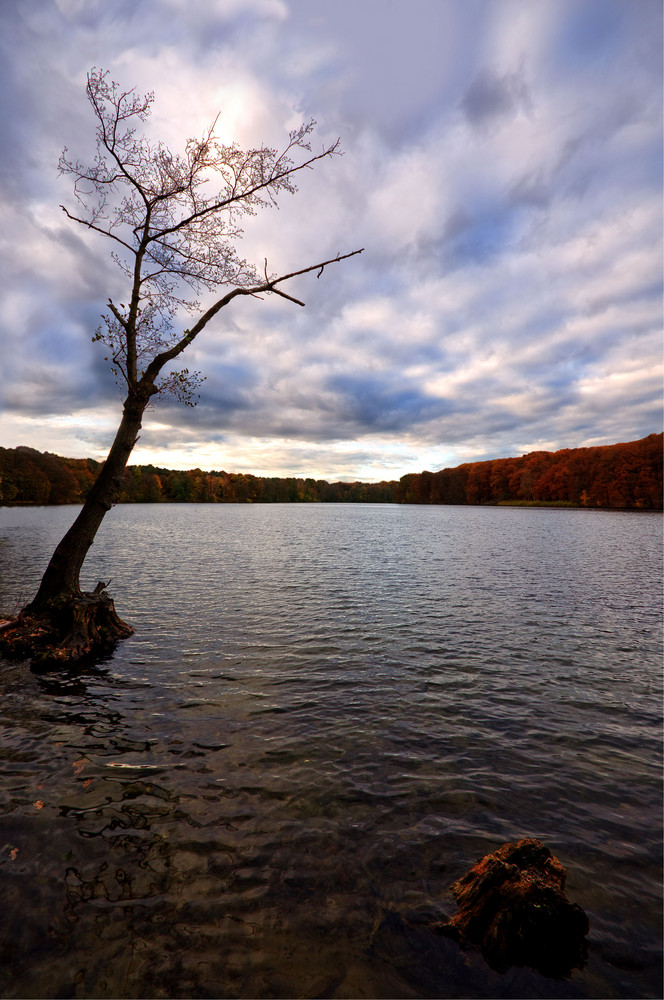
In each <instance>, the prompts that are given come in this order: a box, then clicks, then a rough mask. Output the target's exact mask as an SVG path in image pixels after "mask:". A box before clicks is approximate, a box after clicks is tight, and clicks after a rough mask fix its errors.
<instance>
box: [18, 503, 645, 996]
mask: <svg viewBox="0 0 664 1000" xmlns="http://www.w3.org/2000/svg"><path fill="white" fill-rule="evenodd" d="M76 512H77V508H74V507H56V508H2V509H0V609H2V611H4V612H5V613H7V612H11V611H15V610H17V609H18V607H20V606H21V604H22V603H23V602H24V601H26V600H27V599H29V598H30V597H31V596H32V594H33V592H34V590H35V589H36V586H37V584H38V581H39V578H40V576H41V573H42V572H43V570H44V568H45V564H46V561H47V558H48V556H49V555H50V552H51V550H52V549H53V547H54V545H55V543H56V542H57V541H58V540H59V538H60V536H61V535H62V533H63V532H64V530H65V529H66V528H67V527H68V526H69V524H70V523H71V521H72V520H73V517H74V516H75V514H76ZM110 578H112V579H113V582H112V583H111V585H110V591H111V593H112V595H113V596H114V598H115V603H116V609H117V611H118V613H119V614H120V616H121V617H123V618H124V619H125V620H127V621H129V622H130V623H131V624H132V625H133V626H134V627H135V628H136V634H135V635H134V636H132V637H131V638H130V639H128V640H126V641H125V642H124V643H122V644H121V645H120V646H119V647H118V649H117V650H116V652H115V653H114V654H113V655H112V656H111V657H109V658H108V659H107V660H106V661H105V662H104V663H101V664H99V665H98V667H97V668H95V669H89V670H87V671H86V672H84V673H75V672H67V671H59V672H55V673H50V674H44V675H41V676H40V675H36V674H34V673H31V672H30V670H29V668H28V667H27V665H21V664H13V665H8V664H6V663H3V665H2V669H1V670H0V685H1V691H2V702H1V704H2V713H1V714H2V720H1V740H0V803H1V806H2V809H1V811H0V823H1V824H2V828H1V830H0V878H1V880H2V897H1V898H2V912H1V914H0V927H1V940H2V945H1V947H2V960H1V962H0V995H2V996H3V997H6V998H9V997H510V998H518V997H598V998H599V997H602V998H604V997H625V998H627V997H630V998H633V997H661V996H662V946H661V942H662V905H661V899H662V895H661V860H662V792H661V774H662V771H661V750H662V716H661V706H662V661H661V651H662V588H661V580H662V517H661V514H657V513H649V512H629V513H621V512H611V511H593V510H552V509H529V508H526V509H524V508H498V507H492V508H476V507H415V506H396V505H395V506H390V505H320V504H317V505H313V504H312V505H280V504H275V505H198V504H192V505H177V504H174V505H168V504H163V505H141V506H138V505H137V506H129V505H126V506H117V507H115V508H113V510H112V511H111V512H110V513H109V515H108V517H107V518H106V520H105V522H104V524H103V526H102V528H101V530H100V532H99V535H98V537H97V540H96V542H95V544H94V546H93V548H92V550H91V552H90V555H89V557H88V560H87V562H86V566H85V568H84V575H83V579H82V583H83V585H84V587H85V588H86V589H93V588H94V586H95V584H96V583H97V581H98V580H109V579H110ZM525 836H531V837H538V838H540V839H541V840H543V841H544V843H545V844H547V846H548V847H549V848H550V850H551V851H552V852H553V853H554V854H555V855H556V856H557V857H558V858H559V859H560V861H561V862H562V864H563V865H564V866H565V868H566V869H567V873H568V879H567V893H568V896H569V898H570V899H571V900H572V901H574V902H576V903H578V904H579V905H580V906H582V907H583V909H584V910H585V911H586V913H587V914H588V917H589V920H590V935H589V938H588V941H589V954H588V961H587V964H586V966H585V967H584V968H583V969H582V970H576V971H575V972H574V973H573V974H572V976H571V977H570V978H568V979H564V980H559V981H556V980H552V979H547V978H545V977H544V976H542V975H540V974H539V973H537V972H534V971H532V970H529V969H524V968H512V969H510V970H508V971H507V972H506V973H503V974H499V973H497V972H494V971H492V970H491V969H490V968H488V966H487V965H486V964H485V962H484V961H483V959H482V958H481V956H480V955H479V954H477V953H476V952H473V951H461V950H460V949H459V947H458V946H457V945H456V944H455V942H453V941H452V940H450V939H448V938H445V937H441V936H439V935H436V934H434V933H432V931H431V924H432V923H435V922H436V921H440V920H442V919H445V918H446V917H449V916H451V914H452V913H453V912H454V911H455V909H456V906H455V903H454V900H453V899H452V897H451V895H450V894H449V891H448V889H449V886H450V884H451V883H452V882H453V881H454V880H455V879H456V878H457V877H459V876H460V875H461V874H462V873H463V872H464V871H466V870H467V869H468V868H469V867H470V866H471V865H472V864H473V863H474V862H475V861H477V860H478V859H479V858H481V857H482V856H483V855H484V854H486V853H488V852H489V851H492V850H494V849H496V848H497V847H498V846H500V845H501V844H502V843H504V842H505V841H510V840H516V839H519V838H521V837H525Z"/></svg>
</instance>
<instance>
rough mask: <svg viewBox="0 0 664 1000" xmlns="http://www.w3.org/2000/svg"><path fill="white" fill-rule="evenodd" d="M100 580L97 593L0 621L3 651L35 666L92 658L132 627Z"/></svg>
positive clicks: (0, 648)
mask: <svg viewBox="0 0 664 1000" xmlns="http://www.w3.org/2000/svg"><path fill="white" fill-rule="evenodd" d="M105 588H106V584H105V583H103V582H102V581H100V582H99V583H98V584H97V586H96V587H95V589H94V591H93V593H91V594H84V593H77V594H71V595H68V596H65V597H61V598H58V599H56V600H54V601H52V602H51V603H50V604H48V605H47V606H46V607H45V608H43V609H42V608H40V609H39V610H31V609H30V607H29V606H28V607H27V608H25V609H24V610H23V611H21V612H20V614H18V615H16V616H14V617H12V618H9V619H5V620H2V621H0V656H3V657H5V658H6V659H8V660H27V659H29V660H30V661H31V666H33V667H41V668H42V669H46V668H48V667H56V666H61V665H63V666H66V665H68V664H71V663H79V662H81V661H84V660H88V661H89V660H94V659H95V658H96V657H98V656H103V655H104V654H106V653H108V652H110V651H111V650H112V649H113V648H114V646H115V645H116V644H117V643H118V642H119V641H120V640H121V639H126V638H127V637H128V636H130V635H131V634H132V633H133V631H134V630H133V628H132V627H131V625H127V623H126V622H123V621H122V619H121V618H119V617H118V615H117V614H116V611H115V607H114V605H113V600H112V598H111V597H109V595H108V593H107V592H106V589H105Z"/></svg>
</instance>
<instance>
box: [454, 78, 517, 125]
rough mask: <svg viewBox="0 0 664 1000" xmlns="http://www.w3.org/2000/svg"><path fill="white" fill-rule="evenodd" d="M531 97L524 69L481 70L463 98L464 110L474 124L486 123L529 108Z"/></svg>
mask: <svg viewBox="0 0 664 1000" xmlns="http://www.w3.org/2000/svg"><path fill="white" fill-rule="evenodd" d="M530 104H531V100H530V94H529V91H528V87H527V86H526V83H525V81H524V79H523V76H522V74H521V73H520V72H515V73H505V74H503V75H499V74H498V73H494V72H492V71H491V70H488V69H485V70H481V71H480V72H479V73H478V74H477V76H476V77H475V78H474V80H473V81H472V82H471V83H470V85H469V86H468V87H467V89H466V90H465V92H464V95H463V97H462V99H461V105H460V106H461V110H462V111H463V113H464V115H465V116H466V118H467V120H468V121H469V122H470V124H471V125H475V126H483V125H487V124H489V123H490V122H492V121H493V120H494V119H497V118H504V117H508V116H512V115H515V114H516V113H517V112H518V111H524V110H527V109H528V108H529V107H530Z"/></svg>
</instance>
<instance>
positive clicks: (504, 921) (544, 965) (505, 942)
mask: <svg viewBox="0 0 664 1000" xmlns="http://www.w3.org/2000/svg"><path fill="white" fill-rule="evenodd" d="M565 880H566V872H565V869H564V868H563V866H562V865H561V863H560V861H558V859H557V858H555V857H554V856H553V855H552V854H551V852H550V851H549V849H548V848H547V847H546V846H545V845H544V844H543V843H542V842H541V841H539V840H535V839H525V840H519V841H517V842H515V843H510V844H503V846H502V847H500V848H499V849H498V850H497V851H494V852H493V854H487V855H486V857H484V858H482V860H481V861H478V862H477V864H476V865H474V866H473V867H472V868H471V869H470V871H469V872H467V873H466V874H465V875H463V876H462V877H461V878H460V879H458V880H457V881H456V882H454V883H453V884H452V885H451V886H450V891H451V892H452V895H453V896H454V898H455V899H456V901H457V904H458V906H459V912H458V913H456V914H455V915H454V916H453V917H452V919H451V920H449V921H447V922H446V923H444V924H440V925H439V926H438V927H437V928H436V930H437V931H438V932H439V933H441V934H447V935H449V936H451V937H455V938H456V939H457V940H458V941H459V942H460V944H461V945H462V946H463V945H468V944H473V945H477V946H478V947H479V948H480V950H481V952H482V954H483V955H484V958H485V959H486V961H487V962H488V963H489V965H490V966H491V967H492V968H493V969H495V970H497V971H499V972H504V971H505V970H506V969H508V968H509V967H510V966H512V965H521V966H529V967H530V968H533V969H537V970H538V971H539V972H541V973H542V974H543V975H545V976H554V977H556V978H562V977H565V976H568V975H570V973H571V971H572V969H575V968H583V966H584V965H585V961H586V954H587V942H586V935H587V933H588V930H589V923H588V917H587V916H586V914H585V912H584V911H583V910H582V909H581V907H580V906H578V905H577V904H576V903H570V902H569V900H568V899H567V897H566V896H565Z"/></svg>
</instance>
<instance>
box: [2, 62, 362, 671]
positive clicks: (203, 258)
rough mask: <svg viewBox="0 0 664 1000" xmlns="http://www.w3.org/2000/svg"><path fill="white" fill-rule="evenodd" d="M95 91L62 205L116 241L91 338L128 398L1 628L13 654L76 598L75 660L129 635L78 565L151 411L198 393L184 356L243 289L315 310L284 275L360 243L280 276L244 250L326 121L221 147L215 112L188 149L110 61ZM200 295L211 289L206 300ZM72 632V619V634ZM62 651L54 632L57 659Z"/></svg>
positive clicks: (315, 157)
mask: <svg viewBox="0 0 664 1000" xmlns="http://www.w3.org/2000/svg"><path fill="white" fill-rule="evenodd" d="M86 93H87V97H88V100H89V102H90V104H91V106H92V109H93V112H94V114H95V117H96V121H97V153H96V157H95V159H94V162H93V163H91V164H84V163H81V162H80V161H78V160H74V159H71V158H70V157H69V153H68V150H67V149H66V148H65V150H64V151H63V154H62V156H61V158H60V164H59V169H60V172H61V173H62V174H67V175H70V176H71V177H73V179H74V193H75V195H76V202H75V206H74V207H72V208H71V209H70V208H66V207H64V206H62V208H63V211H64V212H65V214H66V216H67V218H69V219H70V220H72V221H73V222H75V223H77V224H79V225H81V226H84V227H86V228H87V229H89V230H92V231H93V232H95V233H97V234H99V235H100V236H103V237H105V238H106V239H107V240H110V242H111V244H112V257H113V259H114V261H115V263H116V264H117V266H118V267H119V268H120V270H121V271H122V273H123V275H124V277H125V279H126V287H127V291H126V298H125V301H124V302H119V301H113V300H112V299H109V300H108V306H107V312H106V314H105V316H104V318H103V324H102V326H101V327H100V328H99V329H98V330H97V332H96V334H95V336H94V338H93V339H94V340H97V341H103V342H104V343H105V344H106V345H107V347H108V350H109V355H108V360H110V362H111V364H112V367H113V370H114V372H115V374H116V378H117V379H118V381H119V382H120V383H121V384H122V385H123V386H124V387H125V390H126V398H125V400H124V404H123V411H122V419H121V421H120V425H119V427H118V430H117V433H116V436H115V440H114V441H113V444H112V446H111V449H110V451H109V454H108V457H107V458H106V461H105V463H104V465H103V466H102V468H101V470H100V472H99V475H98V477H97V480H96V481H95V483H94V485H93V487H92V489H91V490H90V493H89V495H88V497H87V499H86V501H85V503H84V505H83V507H82V509H81V511H80V513H79V515H78V517H77V518H76V520H75V521H74V523H73V525H72V527H71V528H70V529H69V531H68V532H67V533H66V534H65V536H64V537H63V539H62V541H61V542H60V543H59V545H58V546H57V548H56V549H55V552H54V553H53V556H52V558H51V560H50V562H49V565H48V567H47V569H46V572H45V573H44V576H43V578H42V581H41V584H40V587H39V589H38V591H37V594H36V596H35V597H34V599H33V601H32V602H31V603H30V604H29V605H28V606H27V607H26V608H25V609H24V611H23V612H21V615H19V616H18V619H17V620H14V621H12V623H11V626H9V628H5V630H4V631H3V632H0V647H2V648H4V650H5V652H6V653H7V652H9V653H11V652H12V649H11V648H10V646H11V637H12V636H13V637H14V638H15V640H16V641H15V643H14V645H15V646H16V648H17V649H18V648H20V649H22V650H25V648H27V647H28V645H29V644H30V642H29V641H28V640H27V639H26V638H25V636H26V634H27V630H28V629H32V631H31V633H30V634H31V635H34V632H35V629H34V620H35V616H37V617H40V618H41V619H43V618H44V616H45V615H47V616H48V615H50V616H51V619H52V618H53V609H54V608H57V609H58V615H59V619H62V609H63V608H64V607H68V608H70V612H69V616H70V618H71V616H72V614H73V625H71V623H70V627H69V630H68V633H67V635H66V636H65V637H64V638H62V637H60V638H59V639H58V640H57V644H58V649H61V650H62V656H63V658H64V657H65V656H67V655H69V654H70V653H71V652H72V650H73V652H74V654H75V655H76V654H80V653H81V652H84V653H85V652H88V651H89V650H90V649H93V648H94V647H95V645H96V644H97V642H98V640H100V639H103V638H109V637H110V638H113V632H114V630H115V632H116V633H117V634H116V635H115V638H117V637H119V636H121V635H126V634H128V633H129V632H131V629H130V627H129V626H127V625H125V624H124V623H123V622H121V621H120V619H118V618H117V616H116V615H115V612H114V610H113V607H112V601H111V600H110V598H109V597H108V595H107V594H106V592H105V590H104V585H103V584H99V585H98V587H97V589H96V590H95V592H94V594H92V595H90V594H88V595H84V594H82V593H81V589H80V583H79V575H80V571H81V567H82V565H83V562H84V560H85V557H86V555H87V553H88V550H89V548H90V546H91V545H92V543H93V540H94V537H95V535H96V533H97V530H98V528H99V526H100V524H101V523H102V520H103V518H104V516H105V514H106V513H107V511H108V510H109V509H110V508H111V506H112V504H113V502H114V500H115V499H116V497H117V493H118V490H119V487H120V484H121V481H122V475H123V472H124V469H125V467H126V465H127V461H128V459H129V456H130V454H131V451H132V449H133V447H134V445H135V443H136V440H137V438H138V433H139V430H140V428H141V423H142V420H143V415H144V413H145V409H146V407H147V406H148V404H149V403H150V402H151V401H153V400H154V398H155V397H156V396H160V395H164V394H166V393H171V394H174V395H175V396H176V397H177V398H179V399H180V400H181V401H182V402H184V403H189V404H192V403H193V402H194V397H195V394H196V388H197V386H198V384H199V382H200V379H201V377H200V374H199V373H190V372H189V371H188V369H186V368H181V369H179V370H177V369H176V370H173V369H172V367H171V366H172V364H173V362H175V361H177V359H178V358H179V357H180V355H181V354H183V353H184V351H185V350H186V349H187V347H188V346H189V345H190V344H191V343H193V341H194V340H195V339H196V338H197V337H198V336H199V334H200V333H201V332H202V331H203V330H204V329H205V327H206V326H207V325H208V324H209V323H210V322H211V321H212V320H213V319H214V318H215V317H216V316H217V314H218V313H219V312H220V311H221V310H222V309H223V308H225V306H227V305H228V304H229V303H230V302H231V301H232V300H233V299H235V298H237V297H238V296H241V295H245V296H260V295H262V294H264V293H268V294H273V295H279V296H282V297H283V298H285V299H288V300H289V301H291V302H294V303H296V304H297V305H300V306H303V305H304V303H303V302H301V301H300V300H299V299H297V298H295V297H294V296H292V295H289V294H288V293H287V292H285V291H284V290H283V289H282V288H281V287H280V286H281V285H282V284H284V282H287V281H289V280H290V279H291V278H295V277H297V276H298V275H302V274H307V273H308V272H312V271H316V272H317V273H318V276H320V274H321V273H322V272H323V270H324V269H325V268H326V267H327V266H328V265H330V264H333V263H336V262H337V261H340V260H345V259H347V258H348V257H353V256H355V255H356V254H358V253H361V252H362V251H361V250H355V251H353V252H351V253H344V254H339V255H338V256H336V257H334V258H331V259H329V260H323V261H319V262H317V263H315V264H311V265H309V266H307V267H302V268H299V269H298V270H294V271H291V272H290V273H288V274H282V275H276V274H269V273H268V264H267V260H266V261H265V262H264V266H263V268H262V270H261V272H260V273H259V272H258V271H257V270H256V268H255V267H254V266H253V265H252V264H250V263H248V262H247V261H246V260H244V259H243V258H242V257H241V256H240V255H239V253H238V249H237V242H238V239H239V237H240V236H241V234H242V230H241V228H240V223H241V221H242V219H243V216H245V215H253V214H255V212H256V211H257V210H258V209H259V208H262V207H264V206H267V205H270V204H275V203H276V199H277V197H278V195H279V194H280V193H282V192H288V193H293V192H295V191H296V185H295V180H296V175H297V173H298V172H299V171H301V170H306V169H310V168H312V167H314V166H315V164H316V163H317V162H318V161H319V160H322V159H325V158H327V157H331V156H334V155H335V154H337V153H338V152H339V142H338V140H337V142H335V143H333V144H332V145H329V146H325V147H323V148H322V149H321V150H320V152H318V153H314V152H312V149H311V136H312V133H313V130H314V126H315V122H313V121H311V122H308V123H307V124H304V125H302V126H301V127H300V128H298V129H296V130H295V131H293V132H291V133H290V135H289V137H288V142H287V143H286V144H285V148H284V149H283V150H281V151H277V150H275V149H269V148H267V147H264V146H260V147H258V148H255V149H250V150H242V149H240V148H238V146H236V145H231V146H228V145H223V144H222V143H220V142H219V141H218V139H217V138H216V137H215V134H214V130H215V125H216V121H215V122H214V123H213V124H212V126H211V127H210V128H209V129H208V130H207V131H206V132H205V133H204V135H203V136H202V138H200V139H190V140H189V141H188V142H187V145H186V148H185V151H184V154H182V155H177V154H174V153H172V152H171V151H170V150H169V149H168V148H167V147H166V146H165V145H164V144H163V143H161V142H154V141H152V140H151V139H150V138H149V137H148V136H146V135H145V134H144V132H143V131H142V130H141V129H140V126H141V125H143V124H144V123H145V122H146V121H147V119H148V118H149V115H150V111H151V107H152V103H153V100H154V97H153V95H152V94H148V95H146V96H144V97H141V96H139V95H138V94H137V93H136V92H135V90H129V91H123V90H121V88H120V87H119V86H118V84H116V83H114V82H112V81H111V80H110V79H109V76H108V73H106V72H102V71H101V70H98V69H93V70H92V71H91V72H90V73H89V74H88V78H87V86H86ZM210 293H212V295H210ZM201 294H207V300H208V301H209V300H210V298H212V302H211V304H209V305H207V306H206V307H205V308H203V307H202V306H201V304H200V296H201ZM183 315H184V316H188V317H190V319H189V321H188V326H187V328H186V329H182V326H183V324H181V322H178V321H180V320H181V317H182V316H183ZM71 608H74V611H73V612H71ZM21 628H22V629H23V639H21ZM62 628H63V626H62V621H61V620H60V621H59V624H58V629H59V632H60V633H61V632H62ZM21 641H23V646H21ZM30 641H31V640H30ZM53 648H54V640H53V639H51V640H50V647H49V649H50V653H49V655H50V654H51V653H52V652H53ZM58 655H59V654H58Z"/></svg>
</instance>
